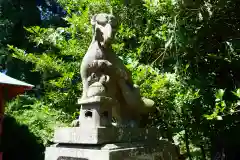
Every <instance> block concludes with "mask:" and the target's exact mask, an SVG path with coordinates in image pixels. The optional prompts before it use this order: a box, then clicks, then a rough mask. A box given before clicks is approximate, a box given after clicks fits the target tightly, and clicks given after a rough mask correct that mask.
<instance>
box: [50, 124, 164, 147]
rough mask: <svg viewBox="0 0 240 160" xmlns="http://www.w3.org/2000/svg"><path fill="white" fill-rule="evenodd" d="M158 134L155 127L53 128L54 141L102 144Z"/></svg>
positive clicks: (155, 137)
mask: <svg viewBox="0 0 240 160" xmlns="http://www.w3.org/2000/svg"><path fill="white" fill-rule="evenodd" d="M159 137H160V134H159V132H158V130H157V129H155V128H149V129H145V128H117V127H111V128H101V127H98V128H85V127H84V128H82V127H69V128H58V129H56V130H55V134H54V139H53V142H54V143H64V144H104V143H116V142H121V143H125V142H130V141H133V142H134V141H144V140H153V141H155V140H158V139H159Z"/></svg>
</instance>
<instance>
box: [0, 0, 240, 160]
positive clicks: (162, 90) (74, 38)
mask: <svg viewBox="0 0 240 160" xmlns="http://www.w3.org/2000/svg"><path fill="white" fill-rule="evenodd" d="M44 4H45V5H42V9H41V10H40V11H39V10H38V8H39V7H38V8H37V5H36V4H35V2H34V1H31V2H30V1H28V0H21V1H18V2H15V1H14V0H11V1H4V2H1V4H0V5H1V12H0V14H1V15H2V16H1V18H0V19H1V24H2V25H1V27H3V28H2V30H1V31H0V34H1V35H2V36H0V47H1V64H2V68H1V70H5V69H7V74H8V75H11V76H13V77H15V78H18V79H20V80H25V81H27V82H28V83H31V84H34V85H36V88H35V89H34V90H33V91H32V92H29V93H28V94H26V95H24V96H21V97H18V98H17V99H15V100H14V101H11V102H9V104H8V108H7V114H9V115H12V116H14V117H15V118H16V119H17V121H18V122H19V123H21V124H26V125H28V126H29V128H30V131H31V132H32V133H34V134H35V136H37V137H38V138H39V140H40V143H43V144H44V145H48V144H49V141H50V140H51V137H52V131H53V129H54V126H58V125H68V124H69V123H70V122H71V121H72V120H73V119H75V118H76V117H77V116H78V114H79V113H78V109H79V108H78V107H77V106H76V101H77V98H78V97H80V96H81V88H82V86H81V79H80V75H79V68H80V64H81V60H82V57H83V55H84V54H85V53H86V50H87V48H88V45H89V43H90V40H91V32H92V30H91V25H90V18H91V16H92V15H94V14H95V13H100V12H107V13H112V14H113V15H115V16H116V17H117V18H118V20H119V24H118V32H117V34H116V38H115V40H114V42H113V45H112V46H113V49H114V51H115V52H116V54H117V55H118V56H119V57H120V58H121V59H123V61H124V63H125V64H126V66H127V67H128V68H129V69H130V70H131V71H132V73H133V79H134V82H135V83H136V84H138V85H139V86H140V87H141V92H142V94H143V95H144V96H146V97H148V98H151V99H153V100H154V101H155V102H156V105H155V107H156V109H157V112H156V113H154V114H151V115H150V116H149V118H146V119H144V121H145V122H146V124H147V125H152V126H156V127H158V128H159V129H160V130H161V131H162V132H163V133H164V134H163V135H164V136H165V138H167V139H169V140H170V141H174V143H177V144H179V145H180V148H181V151H182V153H183V154H184V153H186V155H187V156H188V157H189V158H190V159H207V158H210V159H213V158H214V156H215V153H216V152H218V151H219V150H220V151H221V152H222V149H221V148H215V147H216V146H217V145H218V146H220V145H219V144H216V143H215V142H218V143H220V141H219V139H222V140H223V138H221V137H222V135H224V137H228V136H226V135H228V134H226V132H229V135H230V134H231V138H233V139H234V138H235V137H237V135H238V130H239V129H237V127H238V126H237V122H238V119H239V118H237V116H236V115H237V113H238V105H239V98H240V90H239V89H238V88H239V85H240V83H239V82H240V77H239V75H238V71H239V69H240V65H239V62H240V59H239V58H240V57H239V49H240V41H239V40H240V39H239V38H240V32H239V30H240V22H239V18H240V13H239V12H240V10H239V7H240V3H239V2H238V1H237V0H208V1H207V0H202V1H200V0H195V1H191V0H129V1H125V0H111V1H110V0H109V1H108V0H58V1H44ZM51 5H55V6H56V5H59V7H60V8H63V10H64V11H62V10H60V11H59V13H57V12H50V11H49V7H50V8H51ZM2 8H4V9H2ZM41 15H44V16H42V17H45V18H42V19H41ZM232 130H233V131H232ZM239 131H240V130H239ZM232 133H235V135H234V134H232ZM219 137H220V138H219ZM217 138H219V139H217ZM224 140H225V139H224ZM226 141H228V142H230V141H231V139H229V140H226ZM229 144H233V143H232V142H231V143H229ZM224 145H225V146H223V147H226V145H228V144H224ZM228 147H229V146H228ZM231 147H232V146H231ZM235 147H236V146H235ZM233 148H234V147H233ZM231 152H233V150H232V151H231ZM228 153H230V152H229V151H228V150H227V149H225V154H226V155H229V156H230V155H232V156H233V155H234V154H233V153H231V154H228Z"/></svg>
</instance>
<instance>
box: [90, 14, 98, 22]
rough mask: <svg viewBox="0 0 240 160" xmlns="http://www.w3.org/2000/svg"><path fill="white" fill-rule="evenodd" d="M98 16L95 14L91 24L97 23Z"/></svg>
mask: <svg viewBox="0 0 240 160" xmlns="http://www.w3.org/2000/svg"><path fill="white" fill-rule="evenodd" d="M96 17H97V14H95V15H94V16H93V17H92V19H91V25H95V24H96Z"/></svg>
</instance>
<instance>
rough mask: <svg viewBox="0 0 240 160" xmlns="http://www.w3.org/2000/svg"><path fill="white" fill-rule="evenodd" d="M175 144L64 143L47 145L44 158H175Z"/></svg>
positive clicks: (107, 159) (164, 159)
mask: <svg viewBox="0 0 240 160" xmlns="http://www.w3.org/2000/svg"><path fill="white" fill-rule="evenodd" d="M177 157H178V155H177V150H176V147H175V145H173V144H171V143H169V142H168V141H165V140H158V141H155V142H153V141H149V142H135V143H112V144H104V145H99V144H98V145H66V144H64V145H63V144H58V145H55V146H51V147H48V148H47V149H46V153H45V160H177V159H178V158H177Z"/></svg>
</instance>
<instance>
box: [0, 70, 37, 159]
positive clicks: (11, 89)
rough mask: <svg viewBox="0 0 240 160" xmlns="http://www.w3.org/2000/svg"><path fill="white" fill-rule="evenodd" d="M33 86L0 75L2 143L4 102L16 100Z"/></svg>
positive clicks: (0, 152)
mask: <svg viewBox="0 0 240 160" xmlns="http://www.w3.org/2000/svg"><path fill="white" fill-rule="evenodd" d="M32 87H33V85H30V84H27V83H25V82H22V81H19V80H16V79H14V78H11V77H9V76H7V75H5V74H2V73H0V143H1V135H2V123H3V116H4V101H5V100H6V99H11V98H14V97H15V96H17V95H19V94H22V93H24V91H25V90H29V89H32ZM2 154H3V153H2V151H0V160H2Z"/></svg>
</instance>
